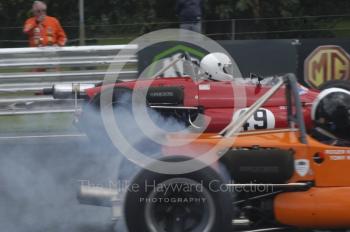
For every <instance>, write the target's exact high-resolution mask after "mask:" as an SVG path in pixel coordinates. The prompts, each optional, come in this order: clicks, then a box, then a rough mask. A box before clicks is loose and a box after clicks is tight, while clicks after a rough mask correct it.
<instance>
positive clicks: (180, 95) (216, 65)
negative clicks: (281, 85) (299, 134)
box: [44, 53, 350, 132]
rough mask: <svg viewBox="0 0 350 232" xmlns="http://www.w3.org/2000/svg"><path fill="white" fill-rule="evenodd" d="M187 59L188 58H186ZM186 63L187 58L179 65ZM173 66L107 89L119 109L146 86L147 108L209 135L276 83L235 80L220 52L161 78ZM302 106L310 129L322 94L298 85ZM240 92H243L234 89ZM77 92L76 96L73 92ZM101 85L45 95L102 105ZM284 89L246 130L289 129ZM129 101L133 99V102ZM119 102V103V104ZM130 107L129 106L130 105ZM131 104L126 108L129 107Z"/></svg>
mask: <svg viewBox="0 0 350 232" xmlns="http://www.w3.org/2000/svg"><path fill="white" fill-rule="evenodd" d="M185 57H186V56H185ZM181 60H183V57H181V58H178V60H177V61H181ZM174 63H175V62H173V63H172V64H169V66H167V67H165V68H163V69H162V70H160V71H159V72H157V74H156V75H155V76H154V77H152V78H150V79H146V80H132V81H118V82H116V83H115V84H113V85H109V86H108V87H103V89H104V90H106V89H112V90H113V104H115V105H118V99H120V98H121V96H122V95H124V94H128V95H129V96H131V94H132V93H133V91H140V90H143V89H145V88H146V87H147V88H148V90H147V94H146V104H147V106H148V107H149V108H152V109H154V110H156V111H158V112H160V113H161V114H162V115H163V116H165V117H173V118H176V119H177V120H178V121H181V122H184V123H186V125H187V126H189V125H191V126H192V128H197V129H201V128H202V127H204V126H205V131H206V132H218V131H221V130H222V129H223V128H225V126H227V124H229V123H230V122H231V120H232V118H233V119H237V118H239V116H240V115H241V114H242V113H244V111H245V110H246V109H247V107H249V106H250V105H252V104H253V103H254V102H255V101H256V100H257V99H259V98H260V97H261V96H262V95H263V94H264V93H265V92H266V91H268V90H269V89H270V87H271V86H272V85H273V78H261V77H259V76H256V75H255V76H254V75H252V76H251V77H250V78H236V77H233V75H232V73H233V71H232V62H231V60H230V59H229V58H228V56H226V55H225V54H222V53H211V54H208V55H207V56H205V57H204V58H203V59H202V61H201V63H200V69H198V70H201V71H198V70H197V68H196V67H195V66H192V67H190V73H191V75H188V76H181V77H162V76H160V74H161V73H162V72H165V71H166V70H167V69H169V68H170V67H171V66H172V65H174ZM330 87H338V88H339V87H340V88H345V89H350V85H349V83H348V82H346V81H335V82H334V81H333V82H329V83H326V85H325V86H324V87H323V88H330ZM298 88H299V95H300V98H301V101H302V105H303V113H304V118H305V122H306V127H307V129H310V128H312V127H313V125H312V121H311V111H312V110H311V108H312V105H313V102H314V101H315V99H316V98H317V96H318V95H319V93H320V91H318V90H311V89H308V88H306V87H304V86H302V85H299V86H298ZM237 90H238V91H239V93H237V92H235V91H237ZM74 91H76V93H75V92H74ZM101 91H102V84H97V85H74V84H73V85H68V86H67V85H62V84H58V85H55V86H53V88H52V89H46V90H45V91H44V94H52V95H53V96H54V97H55V98H68V97H74V96H76V97H78V98H84V99H86V101H87V102H88V105H89V106H93V108H95V109H99V107H100V96H101ZM284 94H285V93H284V90H283V89H280V90H279V91H278V92H277V93H275V95H274V96H273V97H272V98H271V99H269V100H268V101H267V102H266V103H265V104H264V105H263V106H262V108H260V109H259V110H258V111H256V113H255V114H254V116H252V117H251V118H250V119H249V120H248V121H247V123H246V124H245V125H244V126H243V128H242V129H243V130H254V129H272V128H283V127H285V126H287V125H286V117H287V108H286V106H285V101H284V98H285V96H284ZM129 101H131V98H129ZM119 103H120V102H119ZM129 103H130V102H129ZM129 103H128V104H127V105H129ZM87 114H90V111H86V112H84V110H83V113H82V115H81V117H80V119H81V123H82V125H83V127H84V128H87V127H89V125H87V124H86V123H88V124H91V121H90V123H89V120H91V119H89V120H86V118H89V115H87ZM199 114H204V115H205V116H208V117H205V119H204V120H196V121H195V119H196V118H197V116H198V115H199Z"/></svg>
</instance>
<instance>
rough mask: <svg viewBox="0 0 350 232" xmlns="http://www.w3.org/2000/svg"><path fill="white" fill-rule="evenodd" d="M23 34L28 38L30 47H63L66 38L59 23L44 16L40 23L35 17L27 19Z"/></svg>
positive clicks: (52, 18) (53, 18)
mask: <svg viewBox="0 0 350 232" xmlns="http://www.w3.org/2000/svg"><path fill="white" fill-rule="evenodd" d="M23 32H24V33H26V34H28V36H29V46H30V47H41V46H53V45H58V46H64V45H65V44H66V42H67V36H66V33H65V32H64V30H63V28H62V26H61V24H60V22H59V21H58V20H57V19H56V18H55V17H50V16H45V18H44V20H43V21H42V22H40V23H38V22H37V21H36V18H35V17H32V18H29V19H27V21H26V22H25V24H24V29H23Z"/></svg>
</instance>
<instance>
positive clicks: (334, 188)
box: [164, 129, 350, 228]
mask: <svg viewBox="0 0 350 232" xmlns="http://www.w3.org/2000/svg"><path fill="white" fill-rule="evenodd" d="M299 135H300V133H299V131H298V130H297V129H293V130H292V129H279V130H261V131H251V132H243V133H240V134H238V135H237V136H236V137H234V138H223V137H221V136H218V135H217V134H202V135H198V137H196V136H197V135H193V134H192V135H189V136H183V135H182V136H179V135H171V136H170V138H169V139H171V140H173V141H174V140H184V141H185V140H187V141H188V140H189V139H190V140H192V142H191V143H189V144H187V145H184V146H182V147H180V148H179V147H174V148H172V147H165V148H164V152H165V154H167V155H189V156H193V157H198V156H201V155H202V154H204V153H206V152H208V151H210V150H211V151H210V153H211V155H212V157H216V159H218V158H219V156H218V154H220V151H221V150H224V149H230V148H238V149H239V148H251V147H253V146H256V147H260V148H279V149H283V150H290V149H292V150H293V151H294V159H295V163H297V162H298V161H303V162H304V163H307V164H308V165H307V170H304V172H301V171H300V170H298V167H297V165H296V164H295V167H294V168H295V171H294V174H293V176H292V177H291V179H290V180H289V181H288V182H290V183H292V182H305V181H308V182H310V181H311V182H313V183H314V187H312V188H311V189H309V190H308V191H304V192H287V193H282V194H279V195H277V196H276V198H275V200H274V211H275V217H276V220H277V221H279V222H280V223H282V224H284V225H290V226H296V227H309V228H349V227H350V210H349V209H350V197H349V196H350V147H339V146H330V145H326V144H323V143H320V142H318V141H316V140H315V139H313V138H312V137H307V144H303V143H301V142H300V140H299ZM315 157H318V158H319V159H315ZM211 161H212V160H211ZM208 162H210V161H208ZM214 167H215V164H214Z"/></svg>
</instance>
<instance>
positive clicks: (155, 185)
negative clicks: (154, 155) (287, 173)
mask: <svg viewBox="0 0 350 232" xmlns="http://www.w3.org/2000/svg"><path fill="white" fill-rule="evenodd" d="M186 159H187V158H184V157H171V158H170V157H168V158H165V159H163V160H165V161H168V162H179V161H184V160H186ZM222 185H223V181H222V179H221V177H220V176H219V175H218V174H217V172H216V171H214V170H213V169H212V168H210V167H206V168H204V169H201V170H199V171H195V172H192V173H188V174H180V175H166V174H159V173H155V172H152V171H149V170H142V171H141V172H140V173H139V174H138V175H137V176H136V177H135V178H134V180H133V181H132V183H131V184H130V186H133V187H134V188H130V189H128V192H127V193H126V197H125V204H124V213H125V214H124V215H125V220H126V224H127V227H128V229H129V231H130V232H136V231H148V232H173V231H181V232H187V231H188V232H189V231H191V232H203V231H205V232H214V231H230V230H231V229H232V212H233V208H232V199H231V193H229V192H224V191H220V187H221V186H222Z"/></svg>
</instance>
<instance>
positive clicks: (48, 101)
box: [0, 45, 138, 116]
mask: <svg viewBox="0 0 350 232" xmlns="http://www.w3.org/2000/svg"><path fill="white" fill-rule="evenodd" d="M137 47H138V46H137V45H108V46H80V47H41V48H7V49H0V116H3V115H23V114H43V113H56V112H74V110H75V109H76V108H77V104H76V102H75V101H72V100H61V101H57V100H54V99H53V98H50V97H47V96H36V95H35V92H38V91H40V90H42V89H43V88H49V87H51V86H52V85H54V84H57V83H64V84H72V83H80V84H96V83H98V82H100V81H102V80H103V78H104V77H105V76H106V75H111V74H118V75H120V77H121V78H122V79H134V78H135V77H136V76H137V63H138V58H137V56H136V55H133V54H134V53H135V50H136V49H137ZM121 50H123V51H124V52H125V51H126V55H123V56H118V57H116V55H117V53H118V52H119V51H121ZM128 51H130V55H128ZM111 64H113V65H118V64H123V65H124V64H127V65H125V66H124V67H125V68H123V70H122V71H121V72H119V73H115V72H109V71H108V66H109V65H111ZM78 103H80V101H79V102H78ZM78 105H80V104H78Z"/></svg>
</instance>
